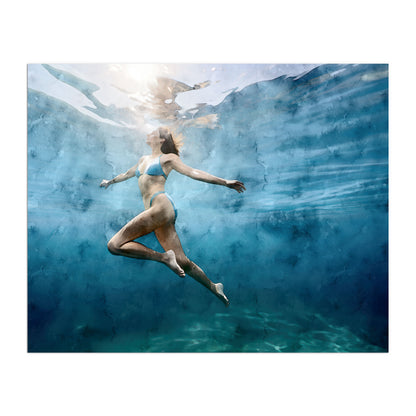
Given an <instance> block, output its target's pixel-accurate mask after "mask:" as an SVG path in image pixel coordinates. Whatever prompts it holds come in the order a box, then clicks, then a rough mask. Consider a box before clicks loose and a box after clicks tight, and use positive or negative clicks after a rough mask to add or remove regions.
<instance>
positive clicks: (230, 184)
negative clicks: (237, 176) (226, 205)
mask: <svg viewBox="0 0 416 416" xmlns="http://www.w3.org/2000/svg"><path fill="white" fill-rule="evenodd" d="M225 186H226V187H227V188H230V189H235V190H236V191H237V192H238V193H242V192H244V191H245V190H246V187H245V186H244V183H243V182H240V181H226V183H225Z"/></svg>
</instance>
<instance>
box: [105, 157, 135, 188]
mask: <svg viewBox="0 0 416 416" xmlns="http://www.w3.org/2000/svg"><path fill="white" fill-rule="evenodd" d="M141 160H142V159H140V160H139V161H138V162H137V163H136V164H135V165H134V166H132V167H131V168H130V169H129V170H128V171H127V172H125V173H121V174H120V175H117V176H116V177H115V178H113V179H110V180H109V181H108V180H106V179H103V180H102V182H101V184H100V187H101V188H105V189H107V188H108V187H109V186H110V185H112V184H113V183H118V182H123V181H126V180H127V179H130V178H132V177H133V176H134V175H135V174H136V169H137V166H139V164H140V162H141Z"/></svg>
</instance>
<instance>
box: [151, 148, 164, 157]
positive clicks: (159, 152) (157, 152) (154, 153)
mask: <svg viewBox="0 0 416 416" xmlns="http://www.w3.org/2000/svg"><path fill="white" fill-rule="evenodd" d="M160 155H163V153H162V152H161V151H160V150H153V151H152V154H151V156H152V159H153V158H155V157H158V156H160Z"/></svg>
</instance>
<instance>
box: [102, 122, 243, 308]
mask: <svg viewBox="0 0 416 416" xmlns="http://www.w3.org/2000/svg"><path fill="white" fill-rule="evenodd" d="M146 143H147V144H148V145H149V146H150V147H151V149H152V154H151V155H147V156H143V157H142V158H141V159H140V160H139V161H138V163H137V164H136V165H134V166H133V167H132V168H130V169H129V170H128V171H127V172H126V173H123V174H121V175H118V176H116V177H115V178H114V179H111V180H109V181H107V180H105V179H104V180H103V181H102V182H101V184H100V186H101V187H104V188H106V189H107V188H108V186H109V185H112V184H114V183H118V182H122V181H125V180H127V179H130V178H132V177H133V176H137V177H138V180H139V188H140V191H141V193H142V196H143V203H144V207H145V210H144V211H143V212H142V213H141V214H139V215H138V216H137V217H135V218H133V219H132V220H131V221H130V222H129V223H128V224H126V225H125V226H124V227H123V228H122V229H121V230H120V231H119V232H118V233H117V234H115V235H114V237H113V238H111V240H110V241H109V242H108V249H109V251H110V253H112V254H115V255H121V256H127V257H134V258H136V259H145V260H154V261H158V262H160V263H163V264H165V265H166V266H168V267H169V268H170V269H171V270H173V271H174V272H175V273H176V274H177V275H178V276H180V277H185V273H186V274H188V275H189V276H192V277H193V278H194V279H195V280H196V281H197V282H199V283H201V284H202V285H204V286H205V287H206V288H207V289H209V290H210V291H211V292H212V293H213V294H214V295H216V296H217V297H218V298H219V299H221V300H222V301H223V302H224V304H225V305H226V306H228V305H229V300H228V299H227V297H226V296H225V294H224V290H223V285H222V284H221V283H213V282H211V280H209V279H208V277H207V276H206V275H205V273H204V272H203V271H202V269H201V268H200V267H198V266H197V265H196V264H195V263H193V262H192V261H190V260H189V259H188V258H187V257H186V255H185V253H184V251H183V249H182V245H181V242H180V240H179V237H178V235H177V233H176V230H175V220H176V216H177V212H176V208H175V205H174V203H173V201H172V199H171V198H170V196H169V195H168V194H167V193H166V192H165V190H164V189H165V182H166V179H167V177H168V176H169V173H170V172H171V171H172V170H176V171H177V172H179V173H182V174H183V175H186V176H189V177H190V178H192V179H196V180H198V181H203V182H208V183H212V184H216V185H223V186H226V187H228V188H231V189H235V190H236V191H237V192H243V191H244V190H245V189H246V188H245V187H244V184H243V183H242V182H240V181H236V180H233V181H228V180H225V179H221V178H217V177H216V176H213V175H210V174H209V173H206V172H203V171H201V170H197V169H192V168H191V167H189V166H187V165H185V164H184V163H183V162H182V161H181V159H180V158H179V151H178V149H177V146H176V144H175V141H174V140H173V137H172V133H171V132H170V131H169V130H168V129H167V128H164V127H160V128H158V129H157V130H155V131H153V132H152V133H150V134H149V135H148V136H147V140H146ZM152 231H154V233H155V235H156V237H157V239H158V240H159V243H160V245H161V246H162V247H163V249H164V250H165V253H159V252H157V251H154V250H151V249H150V248H148V247H146V246H144V245H143V244H140V243H138V242H135V241H133V240H135V239H137V238H139V237H141V236H143V235H146V234H149V233H150V232H152Z"/></svg>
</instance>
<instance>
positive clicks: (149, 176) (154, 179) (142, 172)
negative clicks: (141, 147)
mask: <svg viewBox="0 0 416 416" xmlns="http://www.w3.org/2000/svg"><path fill="white" fill-rule="evenodd" d="M161 159H162V160H161ZM168 174H169V173H168V172H165V171H164V170H163V155H161V156H157V157H152V156H151V155H148V156H144V158H143V160H141V162H139V165H138V167H137V169H136V176H138V182H139V189H140V192H141V194H142V197H143V203H144V207H145V209H148V208H149V206H150V199H151V198H152V196H153V195H154V194H155V193H156V192H161V191H164V190H165V183H166V179H167V176H168Z"/></svg>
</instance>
